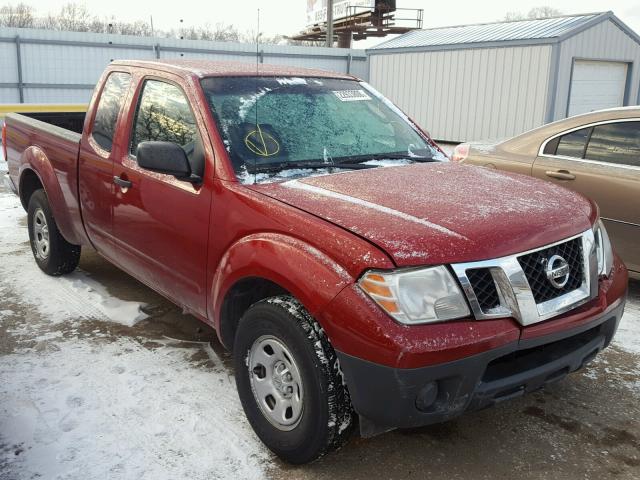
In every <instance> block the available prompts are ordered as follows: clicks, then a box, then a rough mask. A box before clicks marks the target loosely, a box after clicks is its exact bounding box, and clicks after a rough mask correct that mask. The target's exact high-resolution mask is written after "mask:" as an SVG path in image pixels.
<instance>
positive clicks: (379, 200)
mask: <svg viewBox="0 0 640 480" xmlns="http://www.w3.org/2000/svg"><path fill="white" fill-rule="evenodd" d="M250 188H254V189H256V190H257V191H260V192H262V193H263V194H266V195H269V196H271V197H273V198H275V199H278V200H280V201H282V202H285V203H287V204H289V205H292V206H295V207H297V208H299V209H302V210H304V211H306V212H308V213H310V214H313V215H315V216H317V217H320V218H322V219H325V220H327V221H329V222H332V223H334V224H335V225H338V226H340V227H342V228H344V229H347V230H350V231H351V232H353V233H354V234H356V235H359V236H360V237H363V238H365V239H367V240H368V241H370V242H372V243H373V244H375V245H377V246H378V247H379V248H381V249H383V250H384V251H385V252H387V254H388V255H389V256H390V257H391V258H392V259H393V260H394V262H395V263H396V265H398V266H412V265H429V264H439V263H455V262H467V261H475V260H485V259H490V258H497V257H501V256H505V255H510V254H514V253H519V252H523V251H526V250H530V249H533V248H536V247H540V246H543V245H546V244H549V243H553V242H555V241H558V240H561V239H563V238H567V237H570V236H572V235H576V234H578V233H581V232H583V231H585V230H587V229H588V228H590V227H591V225H592V224H593V222H594V221H595V218H596V216H597V211H596V207H595V205H594V204H593V203H591V202H590V201H589V200H587V199H586V198H584V197H582V196H581V195H578V194H576V193H573V192H571V191H569V190H566V189H564V188H562V187H558V186H556V185H554V184H552V183H548V182H543V181H541V180H536V179H534V178H531V177H526V176H523V175H518V174H512V173H507V172H500V171H495V170H491V169H487V168H482V167H474V166H469V165H459V164H455V163H449V162H443V163H424V164H412V165H406V166H398V167H386V168H375V169H367V170H357V171H349V172H344V173H336V174H332V175H323V176H315V177H307V178H304V179H300V180H290V181H286V182H282V183H271V184H261V185H253V186H251V187H250ZM294 229H295V227H294ZM294 233H295V230H294ZM298 234H299V235H301V236H303V235H304V232H298Z"/></svg>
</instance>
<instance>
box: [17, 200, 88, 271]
mask: <svg viewBox="0 0 640 480" xmlns="http://www.w3.org/2000/svg"><path fill="white" fill-rule="evenodd" d="M27 222H28V228H29V241H30V243H31V251H32V252H33V258H35V260H36V263H37V264H38V267H40V270H42V271H43V272H44V273H46V274H47V275H53V276H58V275H64V274H65V273H70V272H73V271H74V270H75V269H76V267H77V266H78V263H79V262H80V247H79V246H78V245H72V244H71V243H69V242H67V241H66V240H65V239H64V237H63V236H62V235H61V234H60V231H59V230H58V226H57V225H56V222H55V220H54V218H53V214H52V213H51V208H50V207H49V200H48V199H47V195H46V193H45V192H44V190H36V191H35V192H34V193H33V195H31V198H30V199H29V206H28V209H27Z"/></svg>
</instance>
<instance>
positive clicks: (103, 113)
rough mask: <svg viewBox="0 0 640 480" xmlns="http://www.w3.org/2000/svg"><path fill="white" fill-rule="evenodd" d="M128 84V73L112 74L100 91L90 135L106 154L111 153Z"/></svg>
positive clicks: (129, 77) (129, 81) (129, 80)
mask: <svg viewBox="0 0 640 480" xmlns="http://www.w3.org/2000/svg"><path fill="white" fill-rule="evenodd" d="M130 83H131V75H129V74H128V73H124V72H113V73H112V74H111V75H109V77H108V78H107V81H106V82H105V85H104V88H103V89H102V95H101V96H100V101H99V102H98V109H97V110H96V117H95V120H94V122H93V131H92V132H91V135H92V136H93V139H94V140H95V141H96V143H97V144H98V145H100V147H102V148H103V149H105V150H106V151H107V152H110V151H111V146H112V144H113V136H114V134H115V131H116V122H117V121H118V115H119V114H120V108H121V107H122V102H123V101H124V97H125V94H126V93H127V90H128V89H129V85H130Z"/></svg>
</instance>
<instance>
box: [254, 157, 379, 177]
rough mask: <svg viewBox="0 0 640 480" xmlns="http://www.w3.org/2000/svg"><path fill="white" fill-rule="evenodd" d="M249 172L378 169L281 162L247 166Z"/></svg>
mask: <svg viewBox="0 0 640 480" xmlns="http://www.w3.org/2000/svg"><path fill="white" fill-rule="evenodd" d="M245 166H246V168H247V171H248V172H249V173H251V174H253V173H277V172H281V171H284V170H293V169H296V168H299V169H305V168H306V169H310V170H321V169H327V170H331V169H333V168H339V169H349V170H365V169H367V168H376V167H377V165H363V164H361V163H357V162H356V163H348V162H340V163H325V162H320V161H315V160H314V161H305V162H281V163H266V164H262V165H252V164H251V163H246V164H245Z"/></svg>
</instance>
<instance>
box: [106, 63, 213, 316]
mask: <svg viewBox="0 0 640 480" xmlns="http://www.w3.org/2000/svg"><path fill="white" fill-rule="evenodd" d="M134 83H135V85H136V86H135V93H134V94H133V97H132V101H131V102H130V103H129V105H128V109H129V110H128V112H127V114H126V115H127V122H126V125H125V126H124V128H123V130H124V131H125V132H126V141H124V142H123V149H122V150H121V151H120V154H119V156H118V158H117V159H116V160H115V162H114V171H113V180H114V181H116V183H117V184H116V185H114V188H115V194H114V197H113V236H114V243H115V245H116V250H117V252H116V257H117V258H116V263H117V264H118V265H121V266H122V268H123V269H124V270H126V271H128V272H130V273H131V274H132V275H134V276H135V277H137V278H138V279H140V280H141V281H142V282H144V283H146V284H147V285H149V286H151V287H153V288H155V289H157V290H158V291H160V292H161V293H163V294H164V295H165V296H167V297H168V298H170V299H172V300H173V301H174V302H175V303H177V304H178V305H180V306H182V307H183V308H184V309H185V310H187V311H189V312H191V313H194V314H196V315H197V316H199V317H201V318H206V296H207V295H206V271H207V249H208V233H209V214H210V208H211V202H212V190H213V176H214V175H213V171H214V158H213V152H212V150H211V147H210V143H209V138H208V134H207V130H206V126H205V123H204V119H203V117H202V115H201V112H200V111H199V110H198V108H196V106H197V105H198V103H197V101H196V97H195V95H194V85H191V84H189V83H188V81H187V80H185V79H183V78H181V77H179V76H176V75H172V74H170V73H167V72H161V73H160V72H154V71H153V70H148V71H145V70H142V69H140V70H139V71H137V72H136V76H135V79H134ZM144 141H170V142H173V143H176V144H178V145H180V146H181V147H182V148H183V149H184V150H185V152H186V153H187V156H188V158H189V161H190V163H191V166H192V170H193V171H194V172H196V171H199V172H200V173H201V176H202V178H203V182H202V183H201V184H194V183H190V182H188V181H184V180H178V179H177V178H176V177H173V176H171V175H165V174H161V173H156V172H152V171H149V170H145V169H143V168H141V167H140V166H139V165H138V163H137V161H136V150H137V147H138V145H139V144H140V143H141V142H144ZM123 181H124V183H126V184H130V186H128V187H123V186H122V184H123Z"/></svg>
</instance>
